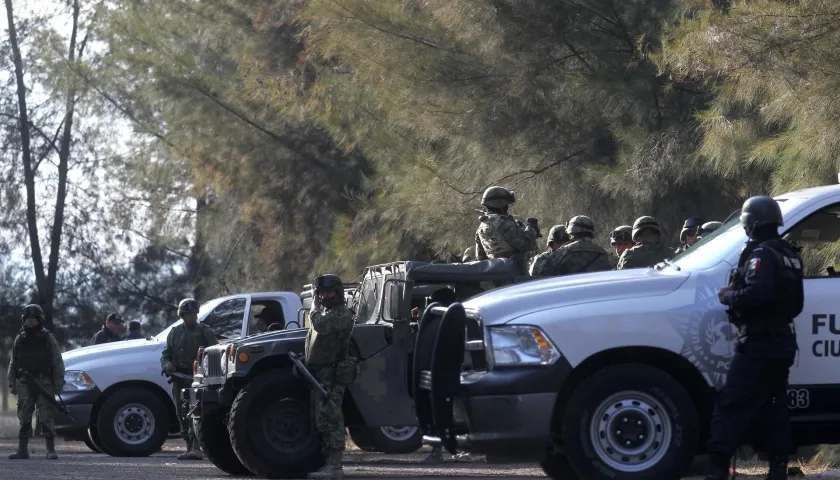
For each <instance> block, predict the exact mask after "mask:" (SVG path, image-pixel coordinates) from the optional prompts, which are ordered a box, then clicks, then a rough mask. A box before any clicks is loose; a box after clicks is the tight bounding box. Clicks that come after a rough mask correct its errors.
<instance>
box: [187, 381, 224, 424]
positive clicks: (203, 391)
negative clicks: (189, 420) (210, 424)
mask: <svg viewBox="0 0 840 480" xmlns="http://www.w3.org/2000/svg"><path fill="white" fill-rule="evenodd" d="M184 390H186V391H187V392H186V393H188V394H189V397H186V396H185V398H189V399H190V412H191V413H190V415H191V416H192V417H193V418H201V417H202V416H206V415H213V414H216V413H223V412H227V411H228V410H229V409H230V405H231V404H232V403H233V395H232V394H231V393H230V392H229V391H228V390H226V389H225V388H224V387H209V386H206V387H195V388H185V389H184Z"/></svg>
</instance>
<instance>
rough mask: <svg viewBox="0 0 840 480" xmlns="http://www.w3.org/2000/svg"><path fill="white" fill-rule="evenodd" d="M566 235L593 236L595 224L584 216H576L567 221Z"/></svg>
mask: <svg viewBox="0 0 840 480" xmlns="http://www.w3.org/2000/svg"><path fill="white" fill-rule="evenodd" d="M566 233H568V234H569V235H571V236H575V235H577V234H579V233H590V234H595V222H593V221H592V219H591V218H589V217H587V216H586V215H578V216H576V217H572V219H571V220H569V226H568V227H566Z"/></svg>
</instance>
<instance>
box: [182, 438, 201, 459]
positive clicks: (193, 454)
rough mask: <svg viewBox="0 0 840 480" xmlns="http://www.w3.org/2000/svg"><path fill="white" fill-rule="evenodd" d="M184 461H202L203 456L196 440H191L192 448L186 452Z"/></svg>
mask: <svg viewBox="0 0 840 480" xmlns="http://www.w3.org/2000/svg"><path fill="white" fill-rule="evenodd" d="M185 460H204V454H203V453H201V447H200V446H199V445H198V440H193V443H192V448H190V449H189V451H187V453H186V455H185Z"/></svg>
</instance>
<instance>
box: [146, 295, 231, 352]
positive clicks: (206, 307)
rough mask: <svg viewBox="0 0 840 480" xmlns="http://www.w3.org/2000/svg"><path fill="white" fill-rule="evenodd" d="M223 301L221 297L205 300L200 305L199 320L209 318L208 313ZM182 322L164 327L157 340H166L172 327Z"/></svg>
mask: <svg viewBox="0 0 840 480" xmlns="http://www.w3.org/2000/svg"><path fill="white" fill-rule="evenodd" d="M221 302H222V299H221V298H214V299H213V300H210V301H209V302H204V303H203V304H201V306H200V307H198V321H199V322H203V321H204V319H205V318H207V314H209V313H210V312H212V311H213V309H214V308H216V306H218V305H219V304H220V303H221ZM182 323H184V321H183V320H178V321H177V322H175V323H173V324H172V325H170V326H168V327H166V328H164V329H163V331H162V332H160V333H158V334H157V335H155V337H154V338H155V340H157V341H159V342H163V341H165V340H166V337H168V336H169V331H170V330H172V327H175V326H176V325H180V324H182Z"/></svg>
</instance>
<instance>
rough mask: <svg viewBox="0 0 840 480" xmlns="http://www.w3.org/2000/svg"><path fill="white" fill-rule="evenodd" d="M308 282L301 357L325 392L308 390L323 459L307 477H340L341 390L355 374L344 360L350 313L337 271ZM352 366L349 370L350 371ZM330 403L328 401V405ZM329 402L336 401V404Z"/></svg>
mask: <svg viewBox="0 0 840 480" xmlns="http://www.w3.org/2000/svg"><path fill="white" fill-rule="evenodd" d="M312 285H313V287H314V289H315V296H314V297H313V300H312V310H311V312H310V314H309V330H308V331H307V332H306V346H305V358H306V366H307V368H308V369H309V371H310V372H312V374H313V375H315V377H317V378H318V380H319V381H320V382H321V384H322V385H323V386H324V389H325V390H326V391H327V395H326V396H325V395H323V394H321V393H320V392H318V391H314V390H313V392H312V410H313V411H312V415H313V417H314V418H315V427H316V428H317V429H318V431H319V432H320V433H321V436H322V441H323V444H322V450H323V453H324V458H325V460H326V463H325V464H324V466H323V467H322V468H321V469H319V470H318V471H317V472H313V473H310V474H309V478H322V479H340V478H344V470H343V468H342V466H341V457H342V454H343V453H344V413H343V412H342V410H341V404H342V399H343V398H344V390H345V387H346V385H347V384H349V383H352V382H353V380H354V379H355V378H353V377H354V376H355V364H352V365H350V364H348V362H350V361H351V359H352V357H351V356H350V336H351V335H352V334H353V314H352V313H351V312H350V309H348V308H347V305H346V304H345V303H346V301H345V298H344V284H343V283H342V281H341V279H340V278H339V277H338V276H337V275H321V276H320V277H317V278H316V279H315V280H314V281H313V282H312ZM351 370H352V371H351ZM331 404H332V405H331ZM333 405H337V408H336V407H335V406H333Z"/></svg>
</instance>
